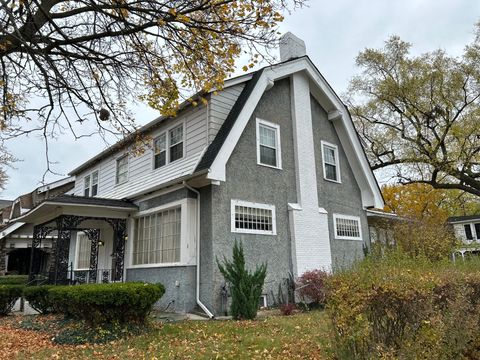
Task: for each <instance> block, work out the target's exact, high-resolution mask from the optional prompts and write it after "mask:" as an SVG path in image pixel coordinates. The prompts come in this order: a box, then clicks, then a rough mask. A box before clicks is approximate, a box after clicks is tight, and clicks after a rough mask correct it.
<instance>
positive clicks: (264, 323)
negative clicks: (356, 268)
mask: <svg viewBox="0 0 480 360" xmlns="http://www.w3.org/2000/svg"><path fill="white" fill-rule="evenodd" d="M329 329H330V327H329V322H328V319H327V315H326V314H325V313H324V312H323V311H312V312H307V313H302V314H297V315H294V316H270V317H267V318H265V319H261V320H255V321H183V322H178V323H167V324H163V325H158V326H157V327H156V328H155V329H153V330H152V331H150V332H149V333H148V334H145V335H140V336H135V337H130V338H127V339H123V340H119V341H115V342H111V343H108V344H105V345H91V346H77V347H72V346H55V347H52V348H44V349H42V350H39V351H36V352H33V353H32V352H29V354H28V356H26V355H24V356H23V357H22V354H19V358H29V359H32V358H33V359H47V358H52V357H56V358H60V359H87V358H105V359H111V358H117V359H215V358H220V359H265V358H273V359H285V358H288V359H294V358H308V359H325V358H327V355H328V352H329V350H328V347H329Z"/></svg>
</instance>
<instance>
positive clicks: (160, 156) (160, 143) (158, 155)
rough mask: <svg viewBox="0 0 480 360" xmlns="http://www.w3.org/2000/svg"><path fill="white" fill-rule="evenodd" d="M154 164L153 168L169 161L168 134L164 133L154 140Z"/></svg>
mask: <svg viewBox="0 0 480 360" xmlns="http://www.w3.org/2000/svg"><path fill="white" fill-rule="evenodd" d="M153 149H154V155H153V156H154V160H153V162H154V164H153V168H154V169H158V168H159V167H162V166H164V165H165V164H166V163H167V134H166V133H162V134H160V135H159V136H157V137H156V138H155V139H154V140H153Z"/></svg>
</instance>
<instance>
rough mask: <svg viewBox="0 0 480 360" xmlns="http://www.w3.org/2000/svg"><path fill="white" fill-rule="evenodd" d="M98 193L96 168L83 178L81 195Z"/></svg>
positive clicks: (87, 195)
mask: <svg viewBox="0 0 480 360" xmlns="http://www.w3.org/2000/svg"><path fill="white" fill-rule="evenodd" d="M97 194H98V170H96V171H94V172H92V173H91V174H89V175H87V176H85V177H84V178H83V195H84V196H86V197H89V196H92V197H93V196H96V195H97Z"/></svg>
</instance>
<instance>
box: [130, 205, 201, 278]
mask: <svg viewBox="0 0 480 360" xmlns="http://www.w3.org/2000/svg"><path fill="white" fill-rule="evenodd" d="M177 207H180V208H181V224H180V261H179V262H172V263H156V264H136V265H134V264H133V251H134V245H133V242H134V241H135V239H134V237H136V236H137V233H138V227H137V220H138V218H141V217H143V216H145V215H151V214H154V213H157V212H162V211H166V210H170V209H174V208H177ZM189 212H190V210H189V208H188V199H182V200H178V201H173V202H170V203H168V204H164V205H160V206H157V207H154V208H151V209H148V210H143V211H139V212H138V213H137V214H135V215H134V216H133V217H132V220H133V221H132V234H131V235H132V241H129V243H130V244H129V250H128V251H129V255H128V257H129V266H128V268H129V269H142V268H159V267H174V266H188V265H191V264H189V262H188V251H189V246H191V245H190V244H189V236H191V234H190V229H189V218H188V216H189ZM190 222H191V220H190ZM190 227H191V228H192V230H195V231H196V227H195V226H190Z"/></svg>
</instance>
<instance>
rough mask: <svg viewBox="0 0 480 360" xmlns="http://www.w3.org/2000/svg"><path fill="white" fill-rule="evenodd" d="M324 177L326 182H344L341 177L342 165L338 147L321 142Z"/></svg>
mask: <svg viewBox="0 0 480 360" xmlns="http://www.w3.org/2000/svg"><path fill="white" fill-rule="evenodd" d="M321 145H322V163H323V177H324V179H325V180H328V181H334V182H338V183H340V182H342V180H341V177H340V164H339V160H338V147H337V145H335V144H330V143H328V142H326V141H321Z"/></svg>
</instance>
